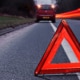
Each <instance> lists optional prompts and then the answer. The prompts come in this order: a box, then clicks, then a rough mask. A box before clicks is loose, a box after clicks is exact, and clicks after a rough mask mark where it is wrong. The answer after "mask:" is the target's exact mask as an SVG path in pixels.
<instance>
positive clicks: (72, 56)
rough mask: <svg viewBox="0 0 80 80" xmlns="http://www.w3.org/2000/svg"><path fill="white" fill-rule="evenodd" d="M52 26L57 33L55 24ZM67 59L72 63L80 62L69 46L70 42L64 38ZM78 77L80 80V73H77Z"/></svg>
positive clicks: (63, 44) (63, 43)
mask: <svg viewBox="0 0 80 80" xmlns="http://www.w3.org/2000/svg"><path fill="white" fill-rule="evenodd" d="M50 25H51V27H52V29H53V30H54V32H56V30H57V28H56V27H55V25H54V24H53V23H51V22H50ZM61 45H62V47H63V49H64V51H65V53H66V55H67V57H68V58H69V60H70V62H71V63H72V62H79V61H78V59H77V57H76V55H75V54H74V52H73V50H72V48H71V46H70V45H69V43H68V41H67V40H66V39H65V38H64V39H63V41H62V43H61ZM76 74H77V76H78V79H79V80H80V73H76Z"/></svg>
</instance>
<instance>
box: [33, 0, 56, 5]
mask: <svg viewBox="0 0 80 80" xmlns="http://www.w3.org/2000/svg"><path fill="white" fill-rule="evenodd" d="M35 1H36V3H39V4H51V3H52V2H53V4H55V3H56V0H35Z"/></svg>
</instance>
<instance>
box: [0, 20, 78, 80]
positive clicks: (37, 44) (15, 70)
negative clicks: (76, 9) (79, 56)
mask: <svg viewBox="0 0 80 80" xmlns="http://www.w3.org/2000/svg"><path fill="white" fill-rule="evenodd" d="M60 21H61V20H57V21H56V23H55V24H53V23H51V22H44V21H42V22H39V23H34V24H32V25H30V26H26V27H23V28H21V29H19V30H16V31H13V32H10V33H7V34H5V35H2V36H0V80H79V79H80V74H78V73H77V74H64V75H44V76H41V77H35V76H34V70H35V68H36V67H37V65H38V63H39V61H40V59H41V58H42V55H43V54H44V52H45V50H46V48H47V46H48V44H49V42H50V41H51V39H52V37H53V35H54V33H55V30H54V28H53V27H52V26H51V24H52V25H54V26H55V28H57V27H58V25H59V23H60ZM67 22H68V24H69V25H70V28H71V29H72V31H73V32H74V34H75V36H76V37H77V39H78V41H79V42H80V21H79V20H67ZM63 47H64V46H63V45H61V46H60V48H59V50H58V52H57V54H56V56H55V58H54V60H53V63H63V62H70V60H69V57H68V56H67V55H66V52H65V50H64V49H63ZM74 60H75V58H74Z"/></svg>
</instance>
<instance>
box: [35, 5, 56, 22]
mask: <svg viewBox="0 0 80 80" xmlns="http://www.w3.org/2000/svg"><path fill="white" fill-rule="evenodd" d="M40 20H51V21H52V22H55V6H54V5H40V4H38V5H37V11H36V22H39V21H40Z"/></svg>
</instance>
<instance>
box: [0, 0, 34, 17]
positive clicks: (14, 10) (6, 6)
mask: <svg viewBox="0 0 80 80" xmlns="http://www.w3.org/2000/svg"><path fill="white" fill-rule="evenodd" d="M34 6H35V5H34V1H33V0H0V13H2V14H4V13H6V14H11V15H21V16H29V17H33V16H34V13H35V8H34Z"/></svg>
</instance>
